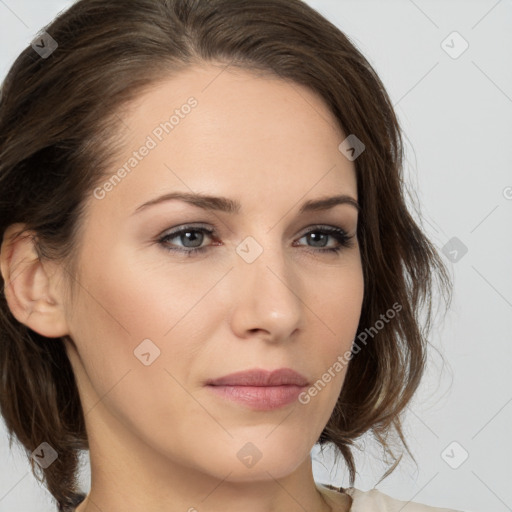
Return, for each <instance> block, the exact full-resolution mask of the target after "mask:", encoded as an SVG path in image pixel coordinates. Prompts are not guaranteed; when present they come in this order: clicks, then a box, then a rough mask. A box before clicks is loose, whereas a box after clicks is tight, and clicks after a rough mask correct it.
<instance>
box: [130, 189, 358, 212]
mask: <svg viewBox="0 0 512 512" xmlns="http://www.w3.org/2000/svg"><path fill="white" fill-rule="evenodd" d="M172 200H180V201H184V202H186V203H189V204H191V205H193V206H197V207H199V208H202V209H203V210H215V211H220V212H225V213H230V214H236V213H240V210H241V209H242V205H241V204H240V203H239V202H238V201H236V200H234V199H229V198H227V197H216V196H210V195H205V194H194V193H188V192H170V193H168V194H164V195H162V196H159V197H156V198H154V199H151V200H150V201H148V202H146V203H144V204H141V205H140V206H139V207H138V208H137V209H136V210H135V211H134V212H133V213H134V214H136V213H138V212H140V211H142V210H144V209H145V208H148V207H149V206H153V205H156V204H160V203H163V202H166V201H172ZM339 204H348V205H352V206H353V207H354V208H356V209H357V211H359V210H360V209H361V207H360V205H359V203H358V202H357V201H356V200H355V199H354V198H353V197H350V196H348V195H345V194H341V195H337V196H331V197H322V198H319V199H311V200H309V201H306V202H305V203H304V204H303V205H302V206H301V207H300V210H299V214H302V213H305V212H312V211H320V210H329V209H330V208H333V207H335V206H337V205H339Z"/></svg>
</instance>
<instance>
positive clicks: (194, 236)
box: [158, 226, 214, 256]
mask: <svg viewBox="0 0 512 512" xmlns="http://www.w3.org/2000/svg"><path fill="white" fill-rule="evenodd" d="M213 234H214V230H213V229H210V228H205V227H198V226H184V227H181V228H180V229H177V230H175V231H171V232H170V233H168V234H166V235H164V236H163V237H162V238H160V239H159V240H158V242H159V243H160V244H161V245H163V246H164V248H165V249H166V250H168V251H172V252H181V253H185V254H186V255H187V256H191V255H192V254H196V253H200V252H204V251H206V250H207V249H208V246H205V247H201V244H202V243H203V241H204V238H205V235H207V236H208V237H212V235H213ZM176 238H177V239H179V240H180V241H181V243H182V244H183V245H182V247H183V248H184V249H182V248H179V247H169V241H170V240H174V239H176Z"/></svg>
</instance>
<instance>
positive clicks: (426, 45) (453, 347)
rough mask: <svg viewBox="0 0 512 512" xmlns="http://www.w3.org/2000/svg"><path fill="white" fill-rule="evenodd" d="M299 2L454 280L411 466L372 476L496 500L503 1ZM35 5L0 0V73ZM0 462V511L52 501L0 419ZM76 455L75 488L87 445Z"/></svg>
mask: <svg viewBox="0 0 512 512" xmlns="http://www.w3.org/2000/svg"><path fill="white" fill-rule="evenodd" d="M307 3H308V4H310V5H311V6H312V7H314V8H316V9H317V10H318V11H320V12H321V13H322V14H323V15H325V16H326V17H327V18H328V19H330V20H331V21H332V22H334V23H335V24H336V25H337V26H338V27H339V28H340V29H341V30H342V31H344V32H345V33H346V34H347V35H348V36H349V38H350V39H351V40H352V42H353V43H354V44H355V45H356V46H357V47H358V48H359V49H360V50H361V51H362V52H363V53H364V55H365V56H366V57H367V58H368V60H369V61H370V63H371V64H372V65H373V66H374V68H375V69H376V71H377V73H378V74H379V75H380V77H381V79H382V81H383V82H384V84H385V86H386V88H387V90H388V92H389V94H390V96H391V98H392V100H393V103H394V105H395V108H396V111H397V114H398V116H399V119H400V122H401V125H402V127H403V130H404V132H405V142H406V152H407V162H406V169H405V170H406V176H407V179H408V182H409V183H410V184H411V186H413V187H414V188H416V191H417V195H418V198H419V200H420V202H421V205H422V206H421V212H422V216H423V219H424V220H423V223H424V228H425V230H426V231H427V233H428V234H429V235H430V236H431V238H432V240H433V241H434V243H435V244H436V246H437V247H439V249H440V250H442V249H443V248H445V249H444V250H445V252H446V254H445V255H444V256H443V257H444V258H445V259H446V261H447V263H448V265H449V268H450V271H451V273H452V275H453V277H454V281H455V290H454V301H453V306H452V309H451V311H450V312H449V313H448V315H447V316H446V318H445V320H444V321H441V319H439V321H438V322H437V324H436V328H435V330H434V332H433V334H432V337H431V342H432V344H433V345H434V346H435V347H436V348H437V349H438V350H439V351H440V352H441V353H442V355H443V357H444V360H445V364H443V362H442V360H441V358H440V356H439V355H438V354H437V353H436V352H435V350H432V351H431V355H430V358H429V371H428V374H427V376H426V377H425V379H424V381H423V384H422V386H421V389H420V391H419V392H418V395H417V397H416V399H415V401H414V402H413V403H412V404H411V406H410V407H409V409H408V414H407V418H406V423H405V435H406V438H407V440H408V443H409V446H410V447H411V449H412V451H413V454H414V456H415V458H416V460H417V462H418V465H417V466H416V465H415V464H414V463H413V461H412V460H411V459H410V458H408V457H405V456H404V460H403V461H402V463H401V464H400V465H399V467H398V468H397V469H396V470H395V472H394V473H392V475H391V476H390V477H388V478H387V479H385V480H384V481H383V482H381V483H380V484H379V485H378V486H377V488H378V489H380V490H381V491H382V492H385V493H387V494H390V495H391V496H394V497H396V498H399V499H402V500H412V501H418V502H420V503H427V504H430V505H434V506H443V507H451V508H455V509H459V510H465V511H468V512H469V511H473V512H477V511H480V512H488V511H491V510H492V511H496V512H502V511H503V512H504V511H507V510H508V511H510V510H512V487H511V486H510V482H511V478H512V449H511V448H512V441H511V436H510V434H511V425H512V403H511V402H512V383H511V378H510V369H509V367H510V361H511V360H512V357H511V356H512V348H511V347H512V343H511V341H512V340H511V337H512V277H511V276H512V274H511V271H510V261H511V254H512V251H511V249H512V229H511V227H512V223H511V220H512V170H511V169H512V165H511V164H512V143H511V141H510V136H511V135H512V130H511V126H512V122H511V121H512V66H511V65H510V63H511V62H512V59H511V57H512V30H511V29H512V2H511V1H510V0H509V1H505V0H501V1H496V0H481V1H468V0H465V1H453V0H450V1H443V2H441V1H434V0H428V1H427V0H414V1H413V0H394V1H389V0H388V1H386V2H383V1H380V2H379V1H370V0H359V1H355V0H354V1H348V0H307ZM42 4H43V2H41V0H0V48H1V50H0V76H1V79H3V77H4V76H5V74H6V73H7V70H8V68H9V67H10V65H11V64H12V63H13V61H14V59H15V57H16V56H17V55H18V53H19V52H20V51H21V50H22V49H23V48H24V47H25V46H26V45H27V44H29V43H30V42H31V41H32V39H33V38H34V37H35V35H36V34H37V33H38V32H39V30H40V29H41V28H42V26H43V25H44V24H46V23H48V22H49V21H51V19H52V18H53V17H54V16H55V15H56V14H57V13H58V12H59V11H61V10H62V9H64V8H66V7H68V6H69V5H70V4H71V2H69V1H64V0H60V1H56V0H44V6H43V5H42ZM454 31H456V32H457V33H458V34H459V35H457V34H455V35H453V34H452V33H453V32H454ZM443 41H444V43H443ZM464 41H466V42H467V43H465V42H464ZM466 44H468V45H469V46H468V48H467V49H466V50H465V51H464V52H462V50H463V49H464V47H465V45H466ZM454 238H455V240H453V239H454ZM447 244H448V245H447ZM464 247H465V248H467V253H465V254H463V252H464ZM454 250H455V251H456V252H454ZM461 256H462V257H461ZM450 260H455V261H450ZM359 447H360V451H359V452H356V462H357V469H358V477H357V480H356V483H355V486H356V487H357V488H359V489H362V490H367V489H370V488H371V487H373V486H375V485H376V484H377V482H378V480H379V479H380V477H381V476H382V474H383V473H384V471H385V469H386V466H385V465H384V464H383V463H382V462H381V461H380V460H379V455H380V452H379V451H378V449H377V447H376V444H375V442H373V441H372V440H371V439H370V438H369V437H365V438H363V439H362V440H361V442H360V443H359ZM313 455H314V474H315V479H316V480H317V481H320V482H324V483H328V482H332V483H335V484H336V485H343V486H348V476H347V473H346V470H345V467H344V465H343V464H340V465H339V466H338V469H337V470H336V469H333V460H332V457H331V455H332V454H330V453H328V452H327V453H325V454H324V456H321V455H320V454H319V453H318V450H317V449H316V447H315V449H314V450H313ZM465 457H467V458H466V459H465ZM464 459H465V460H464ZM0 461H1V462H0V512H6V511H9V512H12V511H14V510H16V511H18V510H27V511H28V510H31V511H32V510H33V511H36V510H37V511H38V512H50V511H52V512H53V511H55V510H56V507H55V506H54V505H53V506H52V501H51V500H50V498H49V494H48V492H47V491H46V490H44V488H43V487H42V486H40V484H38V482H37V481H36V480H35V479H34V477H33V476H32V474H31V473H30V471H29V466H28V463H27V462H26V459H25V458H24V456H23V455H22V452H21V450H19V449H18V448H13V451H12V452H10V451H9V449H8V443H7V436H6V434H5V429H4V425H3V423H2V422H0ZM83 463H84V469H83V474H82V481H83V486H84V490H86V491H87V490H88V488H89V483H90V473H89V466H88V461H87V454H84V458H83Z"/></svg>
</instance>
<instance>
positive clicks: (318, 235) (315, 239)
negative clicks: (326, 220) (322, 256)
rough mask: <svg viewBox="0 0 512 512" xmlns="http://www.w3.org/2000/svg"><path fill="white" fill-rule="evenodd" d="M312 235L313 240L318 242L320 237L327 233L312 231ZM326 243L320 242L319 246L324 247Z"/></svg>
mask: <svg viewBox="0 0 512 512" xmlns="http://www.w3.org/2000/svg"><path fill="white" fill-rule="evenodd" d="M310 236H311V237H312V238H313V242H315V243H318V238H321V237H325V236H326V235H325V234H324V233H320V234H319V233H310ZM324 246H325V243H324V244H319V245H318V247H324Z"/></svg>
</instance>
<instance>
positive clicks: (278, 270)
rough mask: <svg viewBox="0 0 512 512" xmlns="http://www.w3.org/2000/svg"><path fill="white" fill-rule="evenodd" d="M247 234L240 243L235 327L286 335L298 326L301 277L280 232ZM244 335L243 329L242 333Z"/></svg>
mask: <svg viewBox="0 0 512 512" xmlns="http://www.w3.org/2000/svg"><path fill="white" fill-rule="evenodd" d="M257 237H258V240H257V239H256V237H252V236H249V237H246V238H245V239H244V240H243V241H242V242H241V243H240V244H239V245H238V247H237V249H236V251H237V255H238V256H237V263H236V272H235V279H237V280H238V281H239V286H238V290H237V292H236V305H235V314H234V317H233V318H234V327H235V328H236V329H238V330H240V331H247V330H251V331H253V330H255V329H262V330H264V331H266V332H267V333H266V334H267V336H268V335H270V336H271V337H272V338H273V339H274V338H275V339H281V338H286V337H288V336H289V335H291V334H292V332H293V331H294V330H295V328H296V327H297V326H298V323H299V320H300V317H301V313H302V302H301V300H300V294H299V290H298V288H299V286H300V279H299V278H298V276H296V275H295V274H294V270H293V265H292V264H291V262H290V261H289V259H288V258H289V255H288V253H287V251H286V250H285V248H284V247H283V245H282V243H281V241H280V240H277V239H276V233H272V232H270V233H269V232H267V233H266V234H265V235H261V234H260V235H257ZM239 334H240V335H243V333H241V332H240V333H239Z"/></svg>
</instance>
